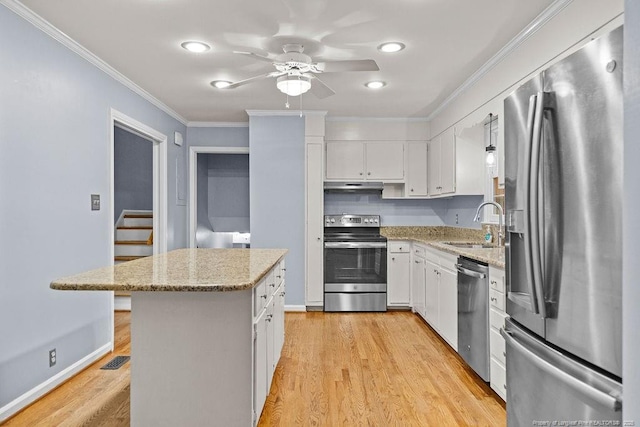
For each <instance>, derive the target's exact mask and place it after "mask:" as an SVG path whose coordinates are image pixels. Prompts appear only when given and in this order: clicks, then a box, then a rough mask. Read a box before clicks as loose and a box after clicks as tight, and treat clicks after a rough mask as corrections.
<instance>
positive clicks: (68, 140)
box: [0, 6, 187, 407]
mask: <svg viewBox="0 0 640 427" xmlns="http://www.w3.org/2000/svg"><path fill="white" fill-rule="evenodd" d="M16 40H19V41H20V43H16ZM0 63H1V64H2V66H0V99H1V100H2V101H1V102H0V260H2V261H0V339H1V344H0V407H2V406H4V405H6V404H7V403H8V402H10V401H12V400H13V399H15V398H17V397H18V396H20V395H21V394H23V393H25V392H27V391H28V390H30V389H32V388H33V387H35V386H37V385H39V384H41V383H42V382H44V381H46V380H47V379H49V378H51V377H52V376H54V375H55V374H57V373H59V372H60V371H62V370H63V369H65V368H67V367H69V366H70V365H72V364H73V363H75V362H77V361H79V360H80V359H82V358H83V357H85V356H87V355H88V354H90V353H92V352H93V351H95V350H97V349H98V348H100V347H101V346H103V345H105V344H107V343H109V341H110V339H111V336H110V330H111V326H112V325H111V315H112V314H111V311H110V308H111V294H110V293H108V292H62V291H54V290H51V289H49V283H50V282H51V280H53V279H55V278H57V277H62V276H65V275H70V274H75V273H78V272H81V271H84V270H88V269H91V268H96V267H102V266H105V265H108V264H110V263H111V262H112V260H110V253H111V250H112V249H111V248H112V244H113V243H112V242H111V241H110V237H109V233H108V230H109V227H110V224H112V221H113V218H112V217H111V215H109V213H110V209H109V197H108V195H109V185H110V170H109V156H110V151H111V140H110V135H111V124H110V121H109V117H110V109H111V108H114V109H116V110H118V111H121V112H122V113H124V114H126V115H128V116H130V117H133V118H134V119H136V120H138V121H140V122H142V123H145V124H146V125H148V126H150V127H152V128H154V129H156V130H158V131H159V132H162V133H163V134H165V135H168V136H172V135H173V132H174V131H180V132H182V133H183V134H184V133H185V132H186V127H185V126H184V125H182V124H181V123H180V122H178V121H176V120H175V119H173V118H171V117H170V116H168V115H167V114H166V113H164V112H163V111H161V110H159V109H158V108H156V107H154V106H153V105H151V104H150V103H149V102H147V101H146V100H144V99H143V98H141V97H140V96H138V95H136V94H135V93H133V92H132V91H131V90H129V89H127V88H126V87H124V86H123V85H121V84H120V83H118V82H117V81H115V80H114V79H112V78H111V77H109V76H107V75H106V74H104V73H103V72H102V71H100V70H99V69H97V68H96V67H94V66H93V65H91V64H90V63H89V62H87V61H86V60H85V59H83V58H81V57H79V56H78V55H76V54H75V53H73V52H71V51H70V50H68V49H66V48H65V47H63V46H62V45H60V44H59V43H58V42H56V41H55V40H53V39H52V38H50V37H49V36H47V35H45V34H44V33H43V32H41V31H39V30H37V29H36V28H35V27H33V26H32V25H31V24H29V23H28V22H26V21H25V20H23V19H22V18H20V17H18V16H17V15H15V14H14V13H13V12H11V11H10V10H8V9H7V8H6V7H5V6H0ZM169 141H170V143H169V147H168V156H169V158H168V162H169V167H168V168H167V170H168V173H169V175H168V181H169V194H168V200H169V201H170V203H169V211H168V223H169V230H168V231H169V233H168V247H169V249H173V248H176V247H183V246H184V245H185V242H186V224H187V222H186V207H185V206H180V207H177V206H176V205H175V200H176V185H175V179H176V172H175V167H172V165H175V164H176V157H177V153H178V151H179V150H180V149H181V148H179V147H177V146H175V145H174V144H172V141H173V138H172V137H171V138H170V139H169ZM92 193H97V194H100V195H101V196H102V210H100V211H94V212H92V211H91V210H90V194H92ZM54 347H55V348H57V351H58V353H57V356H58V360H57V365H56V366H55V367H53V368H49V364H48V351H49V349H51V348H54Z"/></svg>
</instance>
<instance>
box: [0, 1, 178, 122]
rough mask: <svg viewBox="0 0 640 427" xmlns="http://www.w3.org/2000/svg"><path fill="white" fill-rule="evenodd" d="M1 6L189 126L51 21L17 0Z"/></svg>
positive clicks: (160, 102)
mask: <svg viewBox="0 0 640 427" xmlns="http://www.w3.org/2000/svg"><path fill="white" fill-rule="evenodd" d="M0 4H2V5H4V6H6V7H7V8H8V9H9V10H11V11H12V12H13V13H15V14H16V15H18V16H20V17H21V18H23V19H24V20H26V21H27V22H29V23H31V24H32V25H33V26H34V27H36V28H37V29H39V30H40V31H42V32H44V33H45V34H47V35H48V36H49V37H51V38H52V39H54V40H56V41H57V42H59V43H60V44H62V45H63V46H65V47H66V48H67V49H69V50H71V51H72V52H74V53H76V54H77V55H79V56H80V57H81V58H83V59H85V60H86V61H88V62H89V63H90V64H92V65H94V66H95V67H97V68H98V69H100V70H101V71H103V72H104V73H106V74H107V75H108V76H110V77H112V78H113V79H115V80H116V81H117V82H119V83H121V84H122V85H124V86H125V87H127V88H128V89H131V90H132V91H133V92H134V93H136V94H138V95H140V96H141V97H142V98H144V99H145V100H147V101H149V102H150V103H151V104H153V105H154V106H156V107H158V108H159V109H160V110H162V111H164V112H165V113H167V114H168V115H170V116H171V117H173V118H174V119H176V120H177V121H179V122H180V123H182V124H183V125H186V124H187V120H186V119H185V118H184V117H182V116H181V115H180V114H178V113H177V112H176V111H174V110H173V109H171V108H170V107H169V106H167V105H166V104H164V103H163V102H162V101H160V100H159V99H158V98H156V97H154V96H153V95H151V94H150V93H149V92H147V91H146V90H144V89H142V88H141V87H140V86H138V85H137V84H135V83H134V82H133V81H131V80H129V78H127V77H125V76H124V75H123V74H122V73H120V72H119V71H118V70H116V69H115V68H113V67H112V66H111V65H109V64H107V63H106V62H105V61H103V60H102V59H100V58H99V57H98V56H96V55H95V54H94V53H92V52H91V51H89V50H88V49H87V48H85V47H84V46H82V45H81V44H80V43H78V42H77V41H75V40H73V39H72V38H71V37H69V36H68V35H66V34H65V33H63V32H62V31H60V30H59V29H58V28H56V27H54V26H53V25H52V24H51V23H50V22H49V21H47V20H45V19H44V18H42V17H41V16H40V15H38V14H36V13H35V12H34V11H32V10H31V9H29V8H28V7H26V6H25V5H23V4H22V3H20V2H19V1H17V0H0Z"/></svg>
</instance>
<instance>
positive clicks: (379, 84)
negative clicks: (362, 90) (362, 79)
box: [364, 81, 387, 89]
mask: <svg viewBox="0 0 640 427" xmlns="http://www.w3.org/2000/svg"><path fill="white" fill-rule="evenodd" d="M364 85H365V86H366V87H368V88H369V89H380V88H383V87H385V86H386V85H387V84H386V83H385V82H381V81H373V82H368V83H365V84H364Z"/></svg>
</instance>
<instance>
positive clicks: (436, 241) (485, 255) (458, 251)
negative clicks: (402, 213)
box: [387, 235, 505, 270]
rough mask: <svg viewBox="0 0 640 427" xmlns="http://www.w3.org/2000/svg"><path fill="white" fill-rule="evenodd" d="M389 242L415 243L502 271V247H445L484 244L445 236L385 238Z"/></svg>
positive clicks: (503, 263)
mask: <svg viewBox="0 0 640 427" xmlns="http://www.w3.org/2000/svg"><path fill="white" fill-rule="evenodd" d="M387 240H389V241H394V240H395V241H411V242H415V243H421V244H424V245H426V246H429V247H431V248H434V249H437V250H439V251H443V252H446V253H449V254H452V255H462V256H464V257H467V258H471V259H474V260H476V261H480V262H484V263H487V264H489V265H490V266H492V267H496V268H501V269H503V270H504V268H505V261H504V247H498V246H496V247H495V248H483V249H470V248H458V247H455V246H451V245H447V244H446V242H459V243H471V244H480V243H484V242H480V241H473V240H469V239H468V238H466V239H465V238H448V237H447V236H429V237H423V236H411V235H404V236H391V237H390V236H387Z"/></svg>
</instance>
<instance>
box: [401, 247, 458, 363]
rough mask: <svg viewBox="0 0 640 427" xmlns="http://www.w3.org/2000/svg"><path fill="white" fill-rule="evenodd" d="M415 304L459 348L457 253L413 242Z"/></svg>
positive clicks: (419, 311)
mask: <svg viewBox="0 0 640 427" xmlns="http://www.w3.org/2000/svg"><path fill="white" fill-rule="evenodd" d="M411 254H412V263H411V266H412V269H411V304H412V307H413V310H414V311H415V312H416V313H418V314H420V315H421V316H422V318H424V320H426V321H427V323H429V325H431V327H432V328H433V329H435V331H436V332H438V334H440V336H441V337H442V338H443V339H444V340H445V341H446V342H447V343H449V345H450V346H451V347H452V348H453V349H454V350H456V351H458V273H457V272H456V270H455V264H456V260H457V258H456V256H455V255H451V254H448V253H445V252H441V251H438V250H435V249H431V248H429V249H426V248H425V247H423V246H421V245H417V244H415V243H414V244H413V247H412V250H411Z"/></svg>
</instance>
